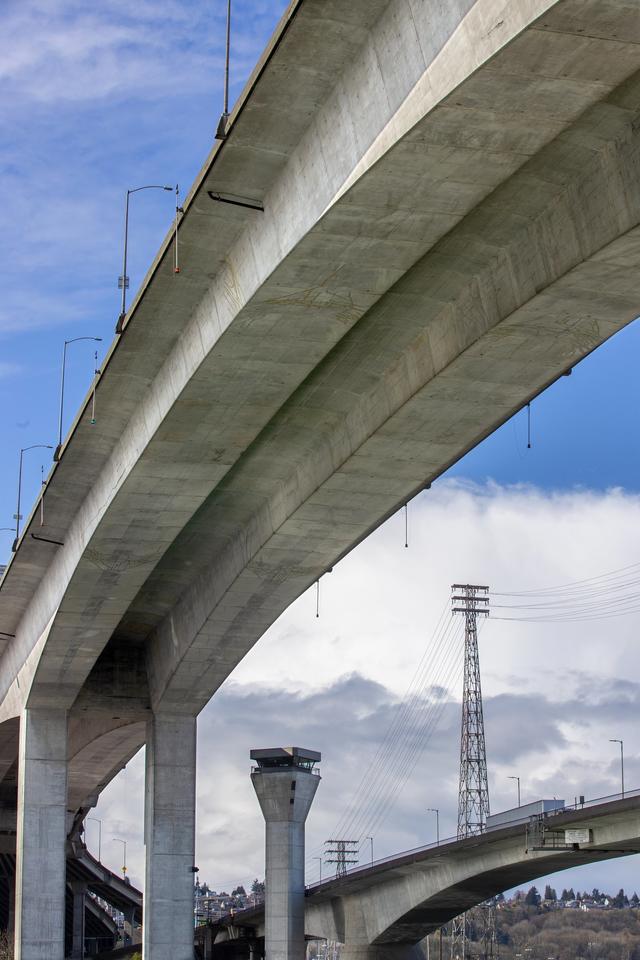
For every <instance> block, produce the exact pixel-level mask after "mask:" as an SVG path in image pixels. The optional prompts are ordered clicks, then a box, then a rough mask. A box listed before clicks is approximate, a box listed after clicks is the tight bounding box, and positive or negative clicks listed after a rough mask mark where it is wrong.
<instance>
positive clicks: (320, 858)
mask: <svg viewBox="0 0 640 960" xmlns="http://www.w3.org/2000/svg"><path fill="white" fill-rule="evenodd" d="M312 859H313V860H317V861H318V863H319V864H320V883H322V857H312Z"/></svg>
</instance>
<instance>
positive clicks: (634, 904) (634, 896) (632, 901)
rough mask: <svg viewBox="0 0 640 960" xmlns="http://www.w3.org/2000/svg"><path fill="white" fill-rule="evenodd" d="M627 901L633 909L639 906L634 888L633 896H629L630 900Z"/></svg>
mask: <svg viewBox="0 0 640 960" xmlns="http://www.w3.org/2000/svg"><path fill="white" fill-rule="evenodd" d="M629 903H630V905H631V906H632V907H634V909H637V907H638V906H640V897H639V896H638V894H637V893H636V892H635V890H634V891H633V896H632V897H631V900H630V901H629Z"/></svg>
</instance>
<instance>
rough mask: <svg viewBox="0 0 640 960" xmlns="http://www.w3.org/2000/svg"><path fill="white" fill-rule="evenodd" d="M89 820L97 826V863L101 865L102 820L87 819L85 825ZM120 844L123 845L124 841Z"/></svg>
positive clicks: (95, 818)
mask: <svg viewBox="0 0 640 960" xmlns="http://www.w3.org/2000/svg"><path fill="white" fill-rule="evenodd" d="M89 820H91V822H92V823H97V824H98V863H102V820H98V818H97V817H87V823H88V822H89ZM122 842H123V843H124V840H123V841H122Z"/></svg>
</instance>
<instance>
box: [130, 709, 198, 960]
mask: <svg viewBox="0 0 640 960" xmlns="http://www.w3.org/2000/svg"><path fill="white" fill-rule="evenodd" d="M145 800H146V804H145V847H146V886H145V903H144V922H143V952H142V956H143V958H144V960H193V883H194V871H193V867H194V857H195V805H196V721H195V718H192V717H175V716H164V715H156V716H155V717H154V718H153V720H151V721H150V722H149V724H148V729H147V766H146V788H145Z"/></svg>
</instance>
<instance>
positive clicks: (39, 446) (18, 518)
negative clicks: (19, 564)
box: [11, 443, 53, 553]
mask: <svg viewBox="0 0 640 960" xmlns="http://www.w3.org/2000/svg"><path fill="white" fill-rule="evenodd" d="M27 450H53V447H52V446H51V444H50V443H32V444H31V446H30V447H22V449H21V450H20V466H19V467H18V504H17V507H16V512H15V514H14V516H13V519H14V520H15V522H16V537H15V540H14V541H13V546H12V547H11V550H12V552H13V553H15V552H16V550H17V549H18V540H19V539H20V521H21V520H22V515H21V513H20V497H21V496H22V457H23V455H24V454H25V453H26V452H27Z"/></svg>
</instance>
